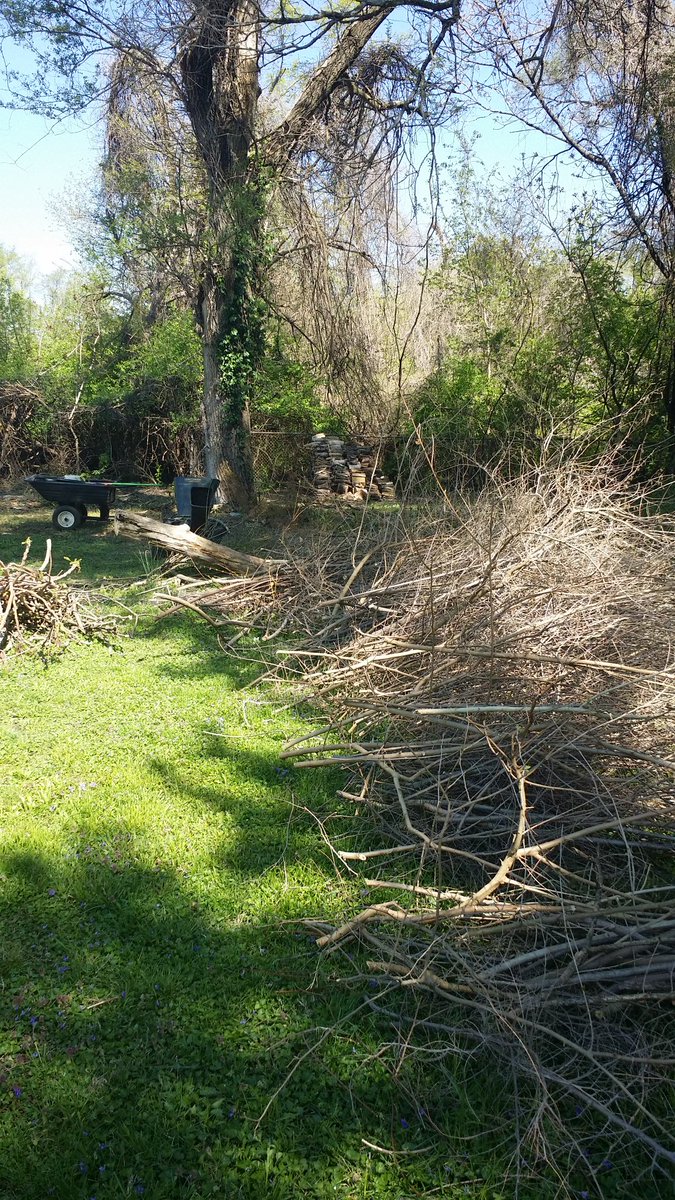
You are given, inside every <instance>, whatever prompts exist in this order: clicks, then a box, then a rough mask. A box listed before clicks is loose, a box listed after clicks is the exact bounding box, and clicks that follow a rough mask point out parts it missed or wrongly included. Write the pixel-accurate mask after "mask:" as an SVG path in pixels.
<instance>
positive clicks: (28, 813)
mask: <svg viewBox="0 0 675 1200" xmlns="http://www.w3.org/2000/svg"><path fill="white" fill-rule="evenodd" d="M45 517H46V519H45ZM48 518H49V513H48V510H47V509H46V508H45V509H44V512H43V511H42V510H40V511H39V512H38V510H37V509H33V510H30V511H29V513H28V515H27V516H24V515H23V514H22V513H21V512H20V511H16V510H15V511H7V510H6V511H5V513H4V515H3V518H2V521H1V522H0V558H4V559H8V558H16V557H17V556H18V555H19V554H20V551H21V542H22V540H23V538H24V537H25V536H27V535H29V536H31V537H33V539H34V545H33V551H34V555H35V557H37V558H41V557H42V553H43V549H44V539H45V537H46V536H51V530H50V527H49V523H48ZM54 553H55V558H56V559H57V561H58V558H59V556H62V555H63V554H66V555H68V556H69V557H71V558H72V557H79V558H80V559H81V561H82V577H83V578H84V579H89V580H95V579H97V580H100V579H104V580H106V581H107V583H108V587H109V588H113V589H114V588H115V586H118V587H121V585H123V584H124V583H125V582H126V583H127V584H128V582H129V581H130V580H132V579H138V578H139V576H140V575H141V574H142V571H141V565H140V560H139V555H138V550H137V548H136V547H135V545H134V544H132V543H127V542H123V541H120V540H117V539H115V538H114V536H113V535H112V533H111V531H110V529H107V530H104V529H102V528H100V527H99V528H97V527H94V526H91V527H89V526H88V527H85V528H84V529H82V530H79V531H77V532H76V533H73V534H68V535H58V534H57V535H55V536H54ZM253 674H254V671H253V668H252V667H250V666H249V665H247V664H245V663H242V662H238V661H234V660H228V659H227V658H225V657H224V655H223V654H222V652H221V651H220V649H219V648H218V646H217V643H216V642H215V640H214V638H213V633H212V631H211V630H210V629H208V628H207V627H205V626H204V625H203V624H202V623H200V622H199V621H198V619H194V620H193V619H192V618H191V617H190V616H189V615H188V617H186V618H181V619H179V620H175V621H171V622H169V621H164V622H161V623H155V622H154V620H153V618H152V616H151V615H148V614H147V613H146V614H145V615H144V616H141V619H140V621H139V624H138V626H137V627H136V629H135V630H133V631H131V630H129V631H128V632H127V633H126V634H125V635H124V636H123V637H122V638H121V639H120V641H119V645H118V646H117V647H116V648H114V649H112V650H111V649H109V648H107V647H105V646H103V645H101V644H98V643H92V644H86V645H83V644H79V645H74V646H71V647H70V648H69V649H68V650H67V651H66V652H65V653H64V654H63V655H62V656H60V657H59V658H57V659H56V660H55V661H52V662H50V663H49V665H47V666H45V665H44V664H43V663H42V662H41V661H40V660H39V659H38V658H32V657H29V656H26V655H23V656H17V657H15V658H13V659H10V661H9V662H8V663H6V664H5V665H4V666H3V667H2V668H0V712H1V713H2V718H1V720H0V778H1V779H2V796H1V808H0V921H1V924H0V1197H2V1200H46V1198H47V1197H52V1196H53V1197H56V1198H61V1200H71V1198H72V1200H76V1198H77V1200H80V1198H82V1200H93V1198H95V1200H107V1198H108V1197H110V1198H112V1197H123V1196H130V1197H134V1196H137V1195H145V1196H146V1197H149V1198H150V1197H151V1198H152V1200H163V1198H165V1197H166V1198H168V1197H181V1198H182V1197H185V1198H188V1197H195V1198H196V1197H206V1196H226V1197H250V1198H255V1197H259V1196H266V1197H267V1196H269V1197H278V1198H282V1197H284V1198H286V1197H288V1198H289V1200H290V1198H291V1197H300V1196H307V1197H323V1196H331V1197H343V1198H347V1197H354V1198H356V1197H364V1198H365V1197H389V1198H391V1200H400V1198H402V1197H408V1196H410V1197H413V1196H421V1195H426V1194H440V1193H442V1194H444V1195H447V1196H455V1195H456V1196H466V1195H469V1196H476V1197H478V1196H486V1197H488V1196H489V1197H493V1196H496V1195H498V1194H499V1189H498V1188H497V1187H496V1185H495V1186H493V1185H492V1183H491V1182H490V1180H489V1179H488V1178H487V1177H486V1175H485V1172H480V1173H479V1174H478V1177H476V1175H477V1173H476V1172H475V1171H473V1170H471V1169H470V1167H469V1166H468V1165H467V1159H466V1156H465V1154H464V1153H462V1152H460V1148H459V1147H458V1150H457V1153H456V1154H455V1155H453V1154H452V1153H450V1150H449V1144H448V1143H447V1142H445V1141H442V1140H441V1139H439V1137H438V1134H437V1132H436V1131H435V1129H434V1128H433V1122H434V1121H438V1120H440V1121H441V1122H443V1123H447V1121H446V1119H447V1115H448V1113H452V1111H453V1109H454V1107H455V1106H456V1105H455V1101H454V1100H452V1101H451V1102H449V1103H448V1104H445V1105H443V1108H442V1110H439V1112H438V1113H437V1114H431V1115H430V1114H429V1113H428V1112H423V1111H418V1106H416V1102H415V1100H414V1098H411V1095H410V1093H407V1092H405V1091H404V1090H401V1088H400V1087H398V1086H395V1085H394V1084H393V1083H392V1081H391V1078H390V1075H389V1072H388V1071H387V1069H385V1067H384V1065H383V1064H382V1063H381V1062H380V1060H379V1059H378V1057H377V1052H378V1048H379V1045H380V1041H381V1029H379V1028H378V1027H377V1025H376V1024H375V1023H374V1022H373V1021H371V1020H370V1019H369V1018H367V1017H365V1016H364V1015H363V1013H362V1012H360V1011H356V1012H353V1010H354V1009H359V1008H360V1006H361V1004H362V997H358V996H354V995H350V994H348V993H345V992H344V991H343V990H342V989H341V988H339V987H337V986H336V984H335V976H336V975H339V973H340V972H339V967H340V963H339V961H337V960H335V961H334V960H331V959H328V960H327V961H320V960H319V957H318V955H317V953H316V949H315V947H314V944H313V940H312V938H311V936H310V935H309V934H308V932H307V931H306V930H305V929H303V928H302V926H299V925H298V923H297V922H296V921H295V920H294V919H295V918H298V917H304V916H322V917H325V916H326V915H327V914H328V915H330V914H331V913H333V914H335V915H336V916H343V915H344V914H345V913H346V912H349V911H350V909H351V908H353V907H354V906H355V904H356V903H357V902H358V900H359V897H358V895H357V894H356V893H353V889H352V887H351V886H350V885H348V884H346V883H345V884H343V883H340V882H339V881H338V880H337V879H336V876H335V873H334V870H333V868H332V866H331V864H330V862H329V861H328V859H327V857H326V853H325V847H324V845H323V843H322V840H321V837H320V834H319V832H318V830H317V828H316V825H315V824H314V823H313V822H312V821H311V820H310V819H309V818H307V817H306V816H304V815H303V814H302V812H301V811H300V806H301V805H302V804H303V803H304V802H305V801H308V800H310V799H311V801H312V804H313V806H314V807H316V805H317V801H319V802H321V795H323V798H324V800H325V803H326V804H331V803H332V802H333V801H332V797H333V796H334V791H335V785H336V780H335V778H332V779H331V778H328V777H324V778H323V779H319V777H318V776H317V775H315V774H314V773H312V774H311V776H307V777H305V776H302V775H301V774H300V773H298V778H295V777H294V776H293V775H292V774H291V773H289V771H288V770H286V769H285V768H284V767H283V765H282V764H280V761H279V750H280V747H281V745H282V743H283V740H284V739H285V738H286V737H288V736H289V735H290V734H292V733H293V732H294V731H297V730H299V729H300V728H301V723H300V720H299V718H296V717H294V716H292V714H291V713H290V712H289V711H282V712H279V711H278V709H277V706H276V705H275V704H274V703H273V700H272V697H271V696H270V695H269V694H265V693H264V692H261V691H260V690H256V689H255V687H254V686H253ZM214 735H217V736H214ZM317 789H318V790H319V793H321V794H319V795H317ZM284 922H286V923H284ZM332 1027H336V1028H335V1031H334V1032H332V1033H330V1034H327V1033H326V1032H325V1031H327V1030H330V1029H331V1028H332ZM315 1043H318V1045H317V1048H316V1049H315V1050H314V1051H313V1052H312V1053H310V1054H309V1055H308V1056H307V1057H306V1058H305V1059H304V1060H303V1061H301V1062H300V1065H299V1066H298V1067H297V1069H296V1070H295V1071H294V1073H293V1074H292V1076H291V1078H290V1080H289V1081H288V1083H287V1084H286V1086H285V1087H284V1088H283V1090H282V1091H281V1093H280V1095H279V1098H278V1099H277V1100H276V1101H275V1102H274V1103H273V1104H272V1106H271V1108H270V1110H269V1112H268V1114H267V1116H266V1117H265V1119H264V1120H263V1121H262V1122H261V1123H260V1124H258V1119H259V1118H260V1116H261V1114H262V1112H263V1110H264V1109H265V1106H266V1105H267V1103H268V1101H269V1100H270V1098H271V1097H272V1096H273V1095H274V1092H275V1090H276V1089H277V1088H279V1087H280V1085H281V1084H282V1083H283V1081H284V1079H285V1078H286V1076H287V1074H288V1072H289V1070H290V1068H291V1066H292V1065H293V1064H294V1063H296V1062H297V1061H298V1058H299V1056H301V1055H302V1053H303V1052H304V1051H305V1050H309V1049H310V1048H311V1047H312V1046H314V1045H315ZM452 1119H453V1120H454V1118H452ZM364 1139H365V1141H367V1142H371V1143H372V1144H373V1146H381V1147H383V1148H384V1149H385V1150H386V1151H388V1152H389V1153H385V1152H381V1151H378V1150H376V1149H373V1148H371V1147H369V1146H366V1145H365V1144H364ZM430 1144H431V1145H432V1147H434V1148H433V1149H432V1150H431V1151H430V1152H425V1153H424V1154H418V1153H415V1151H418V1150H420V1149H422V1148H424V1147H426V1146H429V1145H430ZM495 1178H496V1168H495Z"/></svg>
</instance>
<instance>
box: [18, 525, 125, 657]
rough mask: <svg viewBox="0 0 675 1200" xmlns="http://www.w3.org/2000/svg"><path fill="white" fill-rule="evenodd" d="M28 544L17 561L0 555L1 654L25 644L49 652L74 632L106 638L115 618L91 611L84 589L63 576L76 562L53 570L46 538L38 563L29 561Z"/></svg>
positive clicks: (76, 635)
mask: <svg viewBox="0 0 675 1200" xmlns="http://www.w3.org/2000/svg"><path fill="white" fill-rule="evenodd" d="M30 548H31V543H30V541H27V542H26V549H25V552H24V555H23V558H22V559H21V562H18V563H14V562H10V563H3V562H2V561H0V659H1V658H2V657H3V656H4V655H5V654H6V653H7V652H8V651H10V650H13V649H18V648H26V647H29V646H32V647H37V648H39V649H40V650H41V651H42V652H49V651H54V650H57V649H60V648H62V647H63V645H64V644H65V643H66V642H68V641H72V640H73V639H75V638H103V639H105V640H107V638H108V637H109V635H111V634H112V633H113V632H114V630H115V625H116V622H115V621H114V620H111V619H110V618H109V617H104V616H103V615H102V614H101V613H98V612H96V611H95V609H94V608H93V607H92V606H91V604H90V603H89V600H88V597H87V594H86V592H83V591H82V590H81V589H78V588H73V587H72V586H71V585H70V584H69V583H67V582H66V580H67V579H68V577H69V576H71V575H72V574H73V573H74V572H75V571H77V570H78V569H79V563H77V562H74V563H71V565H70V566H69V567H68V568H67V570H65V571H61V572H60V573H59V574H56V575H54V574H52V549H51V541H50V540H48V541H47V552H46V554H45V557H44V561H43V562H42V564H41V566H39V567H31V566H29V565H28V556H29V554H30Z"/></svg>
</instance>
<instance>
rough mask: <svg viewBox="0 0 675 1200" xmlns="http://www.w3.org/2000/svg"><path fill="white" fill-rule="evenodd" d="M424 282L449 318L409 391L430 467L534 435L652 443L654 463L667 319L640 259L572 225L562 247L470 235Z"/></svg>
mask: <svg viewBox="0 0 675 1200" xmlns="http://www.w3.org/2000/svg"><path fill="white" fill-rule="evenodd" d="M433 282H434V286H435V287H436V288H437V289H438V291H439V293H440V296H441V297H442V300H443V301H444V302H445V303H446V304H447V305H449V306H450V307H451V310H452V311H453V313H454V314H456V315H457V317H458V318H459V321H460V331H459V332H458V334H457V335H456V336H455V337H454V338H453V339H452V340H451V341H450V343H449V345H448V347H447V351H446V355H445V356H444V360H443V361H442V363H441V364H440V365H439V367H438V368H437V369H436V370H435V372H433V373H432V374H431V375H430V376H429V377H428V378H427V379H426V380H425V381H424V383H423V384H422V385H421V387H419V388H418V390H417V392H416V394H415V396H414V398H413V416H414V419H415V422H416V423H417V424H421V425H422V427H423V436H428V437H433V438H434V441H435V453H436V461H437V463H439V465H441V466H446V467H449V468H450V467H451V466H452V463H453V461H454V460H455V459H456V458H457V457H461V456H465V455H468V456H470V457H473V458H477V459H479V460H486V459H489V458H491V457H492V456H493V455H495V454H498V453H499V452H500V451H504V452H506V451H508V452H510V453H513V452H514V451H515V454H516V461H518V460H519V458H520V456H521V455H522V454H526V455H527V456H528V457H536V456H537V454H538V452H539V447H540V444H541V442H542V439H544V438H549V439H550V438H553V439H558V440H559V441H561V442H562V441H563V440H569V439H578V438H579V437H584V438H586V440H587V444H588V446H589V449H591V450H592V451H593V452H597V451H598V450H601V449H602V448H603V446H606V445H607V444H608V443H610V442H611V443H613V444H616V443H617V442H618V441H620V440H624V441H625V440H628V442H629V444H630V445H632V446H637V445H639V444H646V445H647V446H648V448H649V447H650V446H651V443H654V444H655V451H654V457H653V463H654V465H658V462H659V454H658V451H657V450H656V446H657V445H658V444H659V443H662V442H663V440H664V436H665V433H666V428H665V415H664V411H663V389H664V384H665V377H666V372H667V368H668V358H669V355H670V349H669V347H670V345H671V343H672V328H671V327H672V318H668V316H667V313H666V311H665V307H664V302H663V300H664V298H663V296H662V294H661V292H660V290H659V288H658V286H656V284H655V281H654V279H653V277H652V276H651V274H650V273H649V271H648V270H647V269H646V265H645V264H644V263H642V262H634V261H631V260H626V259H622V258H617V257H615V256H610V255H608V254H606V253H604V252H603V251H602V249H601V248H600V247H599V246H598V245H597V244H596V242H595V240H594V238H593V237H592V236H591V235H589V234H587V233H584V232H583V231H582V230H579V231H578V233H577V236H576V239H575V240H574V241H573V242H572V244H571V245H570V247H569V248H568V249H567V250H566V252H564V253H563V252H562V251H559V252H553V251H552V250H551V249H549V248H547V247H544V246H542V245H541V244H540V242H539V241H538V239H537V238H536V237H532V238H530V239H529V240H523V239H522V238H519V237H512V238H510V239H509V238H506V237H504V236H502V235H500V234H499V233H498V232H495V233H494V234H493V235H492V236H488V235H486V234H485V233H477V234H475V235H474V234H473V233H471V234H470V236H468V237H466V238H465V239H464V240H463V242H461V243H460V244H458V245H456V246H455V248H454V249H453V250H451V251H450V252H449V253H447V254H446V258H445V261H444V263H443V267H442V268H441V270H440V271H438V272H437V273H436V275H435V278H434V281H433ZM669 329H670V332H669ZM591 435H592V436H591Z"/></svg>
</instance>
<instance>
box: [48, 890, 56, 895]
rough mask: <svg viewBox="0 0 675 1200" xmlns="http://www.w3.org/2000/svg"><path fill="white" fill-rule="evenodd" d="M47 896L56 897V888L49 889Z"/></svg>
mask: <svg viewBox="0 0 675 1200" xmlns="http://www.w3.org/2000/svg"><path fill="white" fill-rule="evenodd" d="M49 895H50V896H55V895H56V888H50V889H49Z"/></svg>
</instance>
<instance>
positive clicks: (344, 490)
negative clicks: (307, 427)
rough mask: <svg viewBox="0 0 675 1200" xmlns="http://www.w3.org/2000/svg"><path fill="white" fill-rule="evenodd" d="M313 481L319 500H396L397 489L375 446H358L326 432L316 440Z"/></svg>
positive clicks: (314, 445)
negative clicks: (385, 471) (342, 497)
mask: <svg viewBox="0 0 675 1200" xmlns="http://www.w3.org/2000/svg"><path fill="white" fill-rule="evenodd" d="M312 468H313V482H314V486H315V488H316V492H317V498H318V499H319V500H327V499H328V497H329V496H331V495H333V496H344V498H345V499H346V500H352V501H363V500H395V499H396V490H395V488H394V485H393V483H392V482H391V480H390V479H387V477H386V475H385V474H384V472H383V471H382V470H381V469H380V467H379V465H378V455H377V451H376V450H374V449H373V448H372V446H358V445H357V444H356V443H355V442H343V441H342V440H341V438H338V437H330V436H327V435H326V434H325V433H315V434H314V436H313V437H312Z"/></svg>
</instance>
